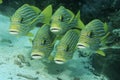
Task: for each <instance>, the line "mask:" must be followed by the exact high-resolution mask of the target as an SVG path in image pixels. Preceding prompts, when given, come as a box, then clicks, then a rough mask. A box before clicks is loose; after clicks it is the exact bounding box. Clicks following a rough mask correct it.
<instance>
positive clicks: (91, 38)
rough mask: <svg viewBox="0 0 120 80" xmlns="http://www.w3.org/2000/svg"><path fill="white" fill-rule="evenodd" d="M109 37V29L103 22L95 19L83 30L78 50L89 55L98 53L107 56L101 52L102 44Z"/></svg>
mask: <svg viewBox="0 0 120 80" xmlns="http://www.w3.org/2000/svg"><path fill="white" fill-rule="evenodd" d="M108 35H109V32H108V27H107V25H106V24H104V23H103V22H102V21H100V20H98V19H95V20H92V21H91V22H89V23H88V24H87V25H86V27H85V28H83V29H82V30H81V34H80V38H79V42H78V43H77V47H78V49H80V50H81V51H83V52H86V53H88V55H89V54H90V53H98V54H101V55H102V56H105V54H104V52H103V51H101V50H100V47H102V45H103V44H102V42H104V40H105V38H106V37H107V36H108Z"/></svg>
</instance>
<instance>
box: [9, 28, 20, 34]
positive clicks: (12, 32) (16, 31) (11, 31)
mask: <svg viewBox="0 0 120 80" xmlns="http://www.w3.org/2000/svg"><path fill="white" fill-rule="evenodd" d="M9 33H10V34H18V30H15V29H11V30H10V31H9Z"/></svg>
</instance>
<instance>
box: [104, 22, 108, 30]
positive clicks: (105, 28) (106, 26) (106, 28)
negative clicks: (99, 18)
mask: <svg viewBox="0 0 120 80" xmlns="http://www.w3.org/2000/svg"><path fill="white" fill-rule="evenodd" d="M104 31H105V32H107V31H108V25H107V23H106V22H105V23H104Z"/></svg>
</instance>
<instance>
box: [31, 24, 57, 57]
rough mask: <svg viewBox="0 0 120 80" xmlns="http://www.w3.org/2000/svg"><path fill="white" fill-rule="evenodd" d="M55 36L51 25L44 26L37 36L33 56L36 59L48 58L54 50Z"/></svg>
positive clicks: (34, 41)
mask: <svg viewBox="0 0 120 80" xmlns="http://www.w3.org/2000/svg"><path fill="white" fill-rule="evenodd" d="M54 38H55V35H54V34H53V33H52V32H50V25H47V24H44V25H43V26H42V27H41V28H40V29H39V30H38V32H37V34H36V35H35V38H34V40H33V48H32V53H31V56H32V58H34V59H41V58H45V57H48V56H49V54H50V53H51V52H52V50H53V46H54V45H53V41H54Z"/></svg>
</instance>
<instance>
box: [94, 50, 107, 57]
mask: <svg viewBox="0 0 120 80" xmlns="http://www.w3.org/2000/svg"><path fill="white" fill-rule="evenodd" d="M96 53H97V54H99V55H101V56H106V54H105V53H104V52H103V51H102V50H97V51H96Z"/></svg>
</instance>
